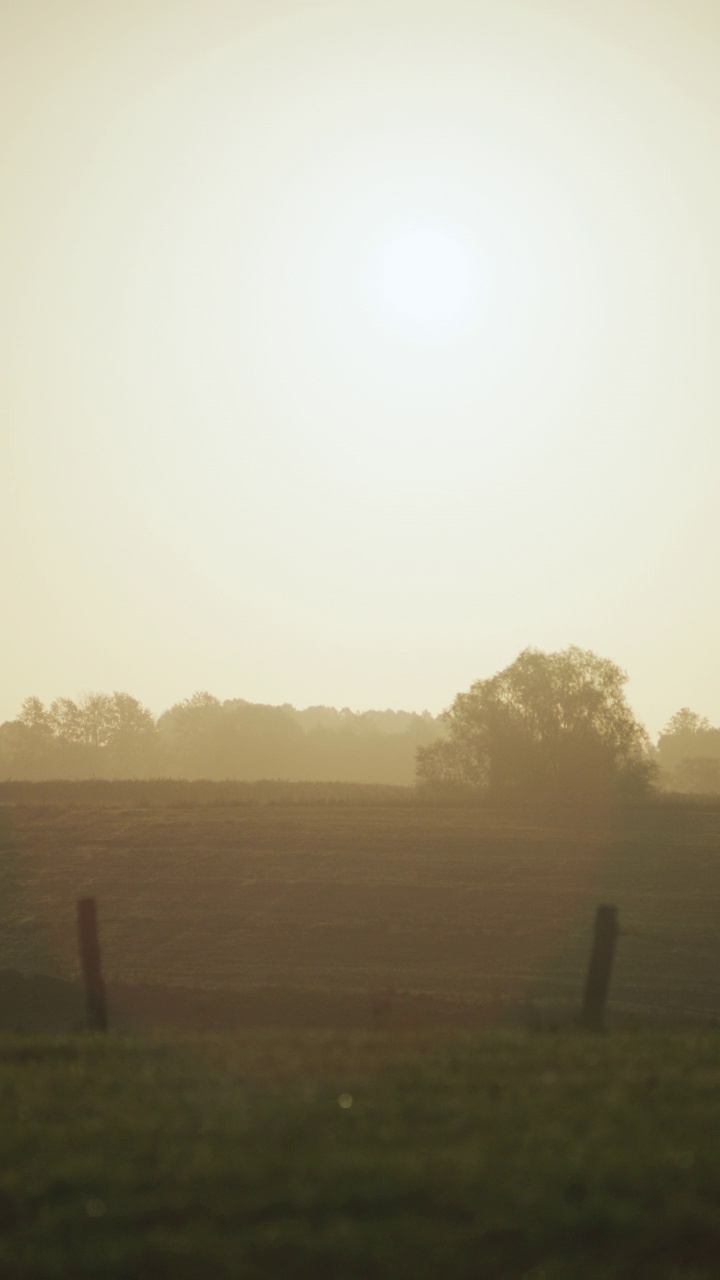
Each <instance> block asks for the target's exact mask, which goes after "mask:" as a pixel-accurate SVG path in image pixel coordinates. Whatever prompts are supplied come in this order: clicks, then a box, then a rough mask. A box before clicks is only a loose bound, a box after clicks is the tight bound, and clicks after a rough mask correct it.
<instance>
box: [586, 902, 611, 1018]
mask: <svg viewBox="0 0 720 1280" xmlns="http://www.w3.org/2000/svg"><path fill="white" fill-rule="evenodd" d="M618 932H619V930H618V923H617V907H605V906H603V907H598V909H597V911H596V912H595V933H594V937H593V948H592V953H591V955H590V964H589V965H588V971H587V978H586V979H585V998H584V1000H583V1007H582V1013H581V1015H580V1024H581V1026H583V1027H587V1028H588V1030H590V1031H602V1028H603V1020H604V1017H605V1001H606V1000H607V994H608V989H609V987H610V976H611V974H612V966H613V960H614V958H615V944H616V942H617V936H618Z"/></svg>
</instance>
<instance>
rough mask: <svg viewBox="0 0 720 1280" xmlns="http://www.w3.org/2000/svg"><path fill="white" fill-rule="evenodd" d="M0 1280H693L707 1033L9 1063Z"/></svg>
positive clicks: (711, 1226)
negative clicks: (364, 1279) (499, 1279)
mask: <svg viewBox="0 0 720 1280" xmlns="http://www.w3.org/2000/svg"><path fill="white" fill-rule="evenodd" d="M0 1099H1V1100H2V1117H3V1121H2V1139H1V1141H2V1152H3V1158H2V1165H1V1172H0V1276H2V1277H3V1280H5V1278H6V1277H7V1278H10V1277H12V1278H15V1277H17V1278H18V1280H20V1277H22V1280H41V1278H42V1280H61V1278H63V1280H64V1278H65V1277H72V1278H73V1280H80V1278H82V1277H88V1278H90V1277H92V1278H93V1280H97V1278H99V1277H102V1278H103V1280H121V1278H122V1280H124V1278H125V1277H136V1278H137V1280H150V1278H152V1280H156V1278H160V1277H163V1278H164V1277H167V1280H189V1278H191V1277H192V1278H193V1280H194V1278H195V1277H198V1278H200V1277H202V1278H203V1280H204V1278H205V1277H212V1278H213V1280H214V1278H215V1277H226V1276H227V1277H230V1276H238V1277H248V1280H274V1278H275V1277H278V1280H279V1278H280V1277H283V1278H287V1280H293V1278H294V1277H308V1280H310V1278H312V1280H323V1278H325V1277H327V1280H330V1278H332V1280H359V1278H360V1277H368V1278H369V1277H371V1276H372V1277H375V1278H377V1280H383V1278H384V1277H388V1278H389V1277H392V1278H393V1280H397V1278H398V1277H405V1276H407V1277H412V1278H413V1280H431V1278H432V1280H440V1278H442V1280H450V1278H451V1280H464V1278H465V1277H468V1280H469V1278H471V1277H472V1280H483V1277H518V1280H519V1278H520V1277H524V1278H525V1280H570V1278H571V1277H572V1278H573V1280H580V1278H581V1277H582V1280H610V1278H611V1277H612V1280H621V1278H627V1280H630V1278H632V1280H642V1278H644V1277H647V1278H648V1280H651V1278H652V1280H661V1278H663V1280H671V1278H672V1277H680V1276H682V1277H684V1278H685V1280H690V1278H691V1277H692V1280H701V1278H703V1277H706V1278H710V1277H716V1276H717V1274H718V1261H717V1260H718V1258H720V1146H718V1143H717V1133H718V1131H720V1035H719V1034H718V1033H715V1032H700V1031H695V1032H683V1033H680V1032H647V1031H644V1032H637V1033H627V1032H625V1033H619V1032H616V1033H613V1034H610V1035H605V1036H591V1035H586V1034H582V1033H579V1032H574V1033H573V1032H564V1033H562V1034H554V1035H553V1034H548V1033H545V1034H535V1035H528V1034H521V1033H510V1032H491V1033H485V1034H473V1033H464V1034H453V1035H442V1036H439V1035H430V1034H384V1033H377V1034H372V1033H367V1034H364V1033H356V1034H332V1033H314V1034H312V1033H288V1032H252V1033H248V1034H245V1035H242V1036H231V1035H220V1036H215V1035H212V1036H206V1037H203V1038H200V1037H198V1038H182V1039H178V1038H175V1039H164V1040H159V1039H157V1040H152V1039H139V1038H137V1039H132V1038H124V1037H119V1036H112V1035H111V1036H109V1037H106V1038H101V1037H99V1038H93V1037H87V1036H86V1037H83V1036H78V1037H75V1038H57V1039H50V1038H45V1039H32V1038H20V1037H4V1038H2V1039H0Z"/></svg>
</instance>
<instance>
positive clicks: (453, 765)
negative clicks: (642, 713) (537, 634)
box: [417, 645, 654, 800]
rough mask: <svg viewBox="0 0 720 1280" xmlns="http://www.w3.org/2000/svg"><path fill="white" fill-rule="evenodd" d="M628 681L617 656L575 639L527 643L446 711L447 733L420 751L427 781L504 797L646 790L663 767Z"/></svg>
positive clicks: (577, 795) (594, 795) (421, 769)
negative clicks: (547, 646)
mask: <svg viewBox="0 0 720 1280" xmlns="http://www.w3.org/2000/svg"><path fill="white" fill-rule="evenodd" d="M626 680H627V677H626V675H625V674H624V672H622V671H621V670H620V668H619V667H617V666H616V665H615V663H614V662H610V661H609V660H608V659H607V658H600V657H598V656H597V654H595V653H592V652H591V651H590V650H587V649H579V648H577V647H576V646H574V645H573V646H571V647H570V648H569V649H563V650H562V651H560V652H558V653H542V652H541V651H540V650H538V649H525V650H524V651H523V652H522V653H521V654H520V655H519V657H517V658H516V659H515V661H514V662H513V663H511V664H510V666H508V667H505V668H504V670H502V671H499V672H498V673H497V674H496V675H494V676H491V677H490V678H489V679H487V680H478V681H476V682H475V684H473V685H471V687H470V689H469V690H468V691H467V692H466V693H459V694H458V695H457V697H456V698H455V701H454V702H453V704H452V706H451V707H450V708H449V709H448V710H447V711H446V712H445V713H444V716H443V719H444V721H445V725H446V728H447V737H446V738H445V739H442V740H440V741H438V742H434V743H431V744H430V745H429V746H427V747H420V748H419V750H418V753H417V778H418V781H419V782H420V783H421V784H425V785H437V784H440V785H448V784H450V785H455V786H461V787H464V788H470V789H472V790H474V791H477V792H481V793H483V794H485V795H487V796H488V797H489V798H497V799H502V800H505V799H507V800H510V799H512V800H518V799H519V800H522V799H552V800H556V799H568V800H579V799H597V798H600V797H609V796H611V795H613V794H619V793H625V794H632V793H634V794H640V793H642V792H644V791H646V790H647V789H648V788H649V787H650V785H651V781H652V777H653V770H654V766H653V764H652V761H651V758H650V754H649V742H648V736H647V733H646V731H645V729H644V728H643V727H642V725H640V724H639V723H638V721H637V720H636V719H635V717H634V715H633V713H632V711H631V710H630V707H629V706H628V704H627V701H626V699H625V694H624V685H625V683H626Z"/></svg>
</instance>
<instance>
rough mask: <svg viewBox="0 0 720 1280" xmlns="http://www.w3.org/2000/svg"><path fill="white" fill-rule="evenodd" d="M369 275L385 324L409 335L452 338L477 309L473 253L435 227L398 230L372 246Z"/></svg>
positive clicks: (456, 237)
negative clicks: (376, 245) (372, 253)
mask: <svg viewBox="0 0 720 1280" xmlns="http://www.w3.org/2000/svg"><path fill="white" fill-rule="evenodd" d="M370 277H371V285H372V291H373V295H374V298H375V302H376V304H377V305H378V306H379V308H380V311H381V314H382V316H383V318H384V320H385V322H386V323H388V324H389V325H391V326H392V327H393V328H395V329H399V330H400V331H403V332H406V333H408V334H410V335H413V336H418V337H425V338H443V337H448V336H453V335H454V334H455V333H457V332H458V331H459V330H461V329H463V328H465V327H466V325H468V324H469V323H470V321H471V320H472V318H473V316H474V314H475V312H476V310H477V306H478V302H479V294H480V281H479V270H478V263H477V260H476V257H475V255H474V254H473V252H472V249H471V248H470V246H469V245H468V244H466V243H465V242H464V241H463V240H462V239H461V238H460V237H458V236H455V235H453V234H451V233H449V232H446V231H444V230H442V229H441V228H438V227H434V226H411V227H404V228H399V229H397V230H396V231H395V232H394V233H393V234H392V235H390V236H388V237H387V238H386V239H385V240H384V241H383V243H382V244H381V245H379V246H378V247H377V248H376V250H375V253H374V255H373V260H372V263H371V267H370Z"/></svg>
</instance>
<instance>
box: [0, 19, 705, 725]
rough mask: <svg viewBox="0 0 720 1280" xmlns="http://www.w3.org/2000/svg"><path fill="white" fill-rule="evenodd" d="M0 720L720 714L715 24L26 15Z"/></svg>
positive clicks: (17, 155)
mask: <svg viewBox="0 0 720 1280" xmlns="http://www.w3.org/2000/svg"><path fill="white" fill-rule="evenodd" d="M0 161H1V162H0V284H1V291H0V337H1V346H0V350H1V351H2V361H3V368H2V379H1V382H0V409H1V411H2V422H3V428H2V430H3V457H4V459H5V461H4V464H3V467H2V477H3V478H2V495H1V498H2V505H1V507H0V511H1V515H0V521H1V522H2V526H3V528H2V533H3V544H4V548H5V555H4V558H3V567H4V574H3V587H2V602H3V605H4V613H5V625H4V627H3V634H4V644H3V670H2V680H1V697H0V719H3V718H6V717H12V716H14V715H15V714H17V711H18V709H19V705H20V701H21V700H22V698H23V697H24V696H26V695H27V694H30V693H37V694H38V695H39V696H40V697H42V698H43V699H46V700H50V699H52V698H53V697H56V696H59V695H66V696H76V695H77V694H79V693H81V692H82V691H84V690H89V689H102V690H107V691H111V690H112V689H127V690H128V691H130V692H131V693H134V694H135V695H137V696H138V697H140V698H141V699H143V700H144V701H146V702H147V703H148V704H149V705H150V706H151V707H152V708H153V709H154V710H160V709H162V708H163V707H165V706H167V705H169V704H170V703H172V702H174V701H176V700H178V699H179V698H181V697H185V696H187V695H189V694H190V693H192V692H193V691H194V690H195V689H197V688H208V689H210V690H211V691H212V692H214V693H215V694H217V695H218V696H219V697H236V696H237V697H245V698H248V699H250V700H253V701H263V702H284V701H290V702H293V703H295V704H296V705H306V704H310V703H317V702H323V703H329V704H336V705H344V704H349V705H350V706H352V707H353V708H365V707H370V706H374V707H384V706H395V707H405V708H408V709H417V710H420V709H423V708H425V707H427V708H429V709H430V710H432V711H439V710H440V709H441V708H442V707H443V706H445V705H447V704H448V703H449V702H450V701H451V699H452V698H453V696H454V694H455V693H456V692H457V691H458V690H459V689H463V688H466V687H467V686H468V685H469V684H470V683H471V682H472V680H474V679H477V678H479V677H483V676H488V675H491V674H492V673H493V672H494V671H496V670H497V669H498V668H500V667H502V666H505V665H506V664H507V663H508V662H510V661H512V659H513V658H514V657H515V656H516V655H517V653H518V652H519V650H520V649H522V648H524V647H525V646H526V645H535V646H537V647H540V648H543V649H548V648H559V647H564V646H565V645H567V644H571V643H575V644H579V645H582V646H583V647H587V648H591V649H594V650H596V651H597V652H598V653H600V654H602V655H603V656H607V657H611V658H613V659H614V660H615V661H617V662H619V663H620V664H621V665H622V666H623V667H624V668H625V669H626V670H627V671H628V672H629V674H630V677H631V680H630V686H629V693H630V699H631V701H632V704H633V706H634V708H635V710H636V712H637V713H638V715H639V716H640V718H641V719H642V720H644V722H645V723H646V724H647V725H648V727H649V728H650V729H651V730H652V731H653V732H656V731H657V730H658V729H659V728H660V727H661V725H662V724H663V723H664V722H665V721H666V720H667V719H668V717H669V716H670V715H671V714H672V712H674V711H675V710H677V708H678V707H679V706H681V705H683V704H689V705H690V706H692V707H694V708H695V709H696V710H698V711H700V712H703V713H705V714H707V715H709V717H710V719H711V720H712V721H713V722H714V723H720V660H719V659H720V648H719V630H720V628H719V626H718V624H719V622H720V592H719V591H718V563H719V560H718V557H719V551H720V546H719V543H720V539H719V537H718V534H719V532H720V483H719V477H720V412H719V410H720V394H719V393H720V351H719V339H720V4H718V3H717V0H526V2H525V3H520V2H519V0H487V2H483V0H464V2H463V0H426V2H425V3H423V0H412V2H402V0H346V2H345V3H341V2H328V3H302V0H232V2H230V0H84V2H83V0H2V2H1V3H0Z"/></svg>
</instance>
